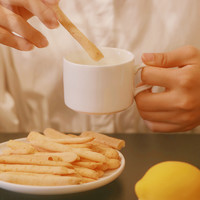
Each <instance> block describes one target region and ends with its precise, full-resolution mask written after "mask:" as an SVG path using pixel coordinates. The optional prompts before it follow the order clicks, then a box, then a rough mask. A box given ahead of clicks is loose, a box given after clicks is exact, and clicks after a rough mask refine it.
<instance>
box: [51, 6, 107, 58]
mask: <svg viewBox="0 0 200 200" xmlns="http://www.w3.org/2000/svg"><path fill="white" fill-rule="evenodd" d="M53 9H54V11H55V13H56V14H57V18H58V21H59V22H60V23H61V24H62V25H63V27H64V28H65V29H66V30H67V31H68V32H69V33H70V34H71V35H72V36H73V37H74V38H75V39H76V40H77V41H78V42H79V44H80V45H81V46H82V47H83V48H84V49H85V51H86V52H87V53H88V55H89V56H90V57H91V58H92V59H93V60H95V61H99V60H101V59H102V58H103V57H104V56H103V54H102V53H101V51H100V50H99V49H98V48H97V47H96V46H95V45H94V44H93V43H92V42H91V41H90V40H89V39H88V38H87V37H86V36H85V35H84V34H83V33H82V32H81V31H80V30H79V29H78V28H77V27H76V26H75V25H74V24H73V23H72V22H71V21H70V20H69V18H68V17H67V16H66V15H65V14H64V13H63V12H62V10H61V9H60V8H59V7H58V6H54V7H53Z"/></svg>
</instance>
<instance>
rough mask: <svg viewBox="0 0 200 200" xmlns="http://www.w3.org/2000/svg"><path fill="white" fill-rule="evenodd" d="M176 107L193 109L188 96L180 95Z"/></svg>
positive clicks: (187, 109)
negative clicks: (180, 97)
mask: <svg viewBox="0 0 200 200" xmlns="http://www.w3.org/2000/svg"><path fill="white" fill-rule="evenodd" d="M178 108H179V109H181V110H186V111H190V110H193V109H194V104H193V102H192V100H191V98H190V97H189V96H185V97H182V99H181V100H179V102H178Z"/></svg>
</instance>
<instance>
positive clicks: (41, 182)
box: [0, 172, 83, 186]
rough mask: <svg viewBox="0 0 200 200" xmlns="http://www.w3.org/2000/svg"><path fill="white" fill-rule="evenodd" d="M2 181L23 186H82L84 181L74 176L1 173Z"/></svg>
mask: <svg viewBox="0 0 200 200" xmlns="http://www.w3.org/2000/svg"><path fill="white" fill-rule="evenodd" d="M0 180H2V181H7V182H10V183H16V184H22V185H37V186H61V185H77V184H81V183H82V181H83V179H82V178H79V177H74V176H58V175H50V174H35V173H23V172H0Z"/></svg>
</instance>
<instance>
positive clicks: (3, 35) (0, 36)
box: [0, 28, 8, 42]
mask: <svg viewBox="0 0 200 200" xmlns="http://www.w3.org/2000/svg"><path fill="white" fill-rule="evenodd" d="M7 37H8V33H7V31H6V30H4V29H3V28H0V42H3V41H6V40H7Z"/></svg>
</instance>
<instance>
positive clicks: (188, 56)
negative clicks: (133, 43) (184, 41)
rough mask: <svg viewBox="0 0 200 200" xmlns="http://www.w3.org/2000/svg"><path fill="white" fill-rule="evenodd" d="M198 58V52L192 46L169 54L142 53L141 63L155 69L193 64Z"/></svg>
mask: <svg viewBox="0 0 200 200" xmlns="http://www.w3.org/2000/svg"><path fill="white" fill-rule="evenodd" d="M199 58H200V52H199V50H198V49H197V48H195V47H193V46H184V47H181V48H178V49H175V50H173V51H170V52H164V53H144V54H143V55H142V61H143V63H144V64H146V65H150V66H156V67H177V66H179V67H180V66H184V65H190V64H194V63H195V62H196V61H197V59H199Z"/></svg>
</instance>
